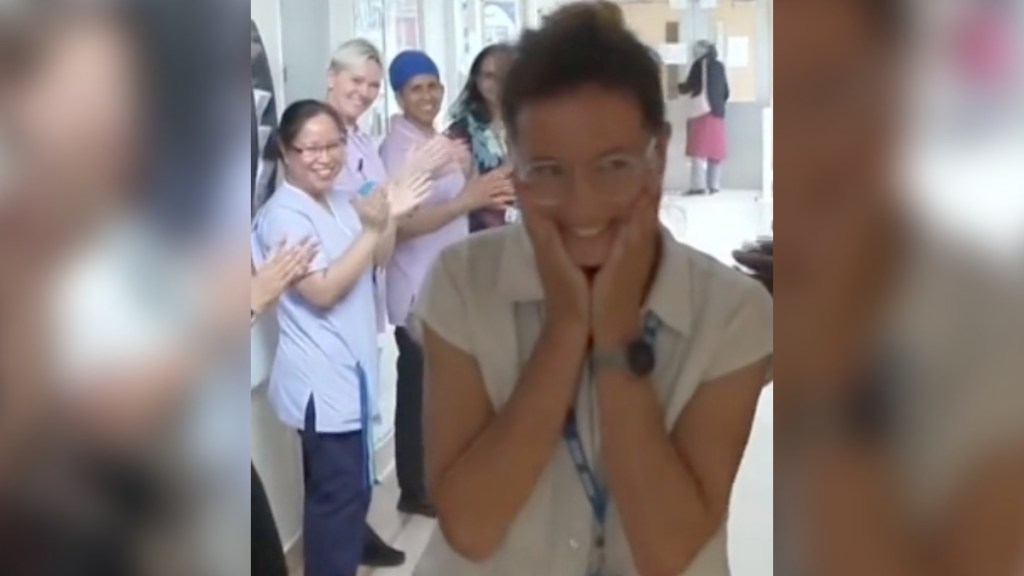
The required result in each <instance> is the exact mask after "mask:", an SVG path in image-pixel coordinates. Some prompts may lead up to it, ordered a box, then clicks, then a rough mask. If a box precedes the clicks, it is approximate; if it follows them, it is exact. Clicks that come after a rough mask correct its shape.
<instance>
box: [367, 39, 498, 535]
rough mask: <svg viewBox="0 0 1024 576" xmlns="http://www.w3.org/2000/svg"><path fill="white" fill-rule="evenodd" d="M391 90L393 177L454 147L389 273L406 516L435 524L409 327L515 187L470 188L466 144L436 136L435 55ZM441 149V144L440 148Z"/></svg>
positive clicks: (400, 71)
mask: <svg viewBox="0 0 1024 576" xmlns="http://www.w3.org/2000/svg"><path fill="white" fill-rule="evenodd" d="M388 72H389V80H390V82H391V87H392V89H394V91H395V96H396V97H397V99H398V103H399V105H400V106H401V109H402V113H401V114H398V115H395V116H394V117H393V118H392V119H391V123H390V129H389V131H388V135H387V137H386V138H385V140H384V143H383V144H382V146H381V156H382V157H383V159H384V165H385V167H386V168H387V170H388V172H389V173H397V172H401V171H405V170H407V169H408V166H409V164H410V162H412V161H414V158H413V156H414V152H415V151H416V150H417V149H419V148H421V147H423V146H433V145H438V146H446V147H448V148H449V150H450V151H451V154H450V158H451V160H450V161H449V162H447V163H446V164H444V165H443V166H441V167H440V168H439V169H437V170H435V171H434V172H433V174H432V175H431V189H430V192H429V195H428V196H427V199H426V200H425V201H424V202H423V204H421V205H420V206H419V208H417V209H416V210H415V211H414V212H413V213H412V214H410V215H409V216H408V217H406V218H405V219H403V220H402V221H400V222H398V223H397V225H396V226H397V244H396V248H395V253H394V256H393V257H392V259H391V261H390V263H389V265H388V269H387V304H388V306H387V307H388V316H389V318H390V319H391V323H392V324H394V325H395V340H396V341H397V344H398V351H399V357H398V403H397V404H398V405H397V413H396V415H395V436H396V438H395V439H396V454H395V456H396V459H397V467H398V482H399V486H400V488H401V490H402V496H401V499H400V501H399V505H398V506H399V510H401V511H402V512H405V513H411V514H423V515H427V516H433V515H434V510H433V507H432V506H430V504H429V503H428V502H427V495H426V487H425V485H424V471H423V438H422V433H421V431H422V418H421V413H422V411H423V358H422V351H421V350H420V348H419V345H418V344H417V343H416V342H415V341H414V340H413V338H412V337H411V335H410V334H409V331H408V330H407V327H406V320H407V318H408V316H409V312H410V310H411V308H412V305H413V302H414V301H415V300H416V295H417V293H418V292H419V290H420V287H421V285H422V284H423V280H424V278H425V277H426V274H427V271H428V270H429V269H430V267H431V265H432V264H433V263H434V260H435V259H436V258H437V256H438V255H439V254H440V253H441V251H442V250H444V249H445V248H447V247H448V246H450V245H452V244H454V243H456V242H458V241H460V240H462V239H464V238H466V236H468V235H469V221H468V218H467V215H468V214H469V213H470V212H472V211H475V210H479V209H482V208H496V207H503V206H504V205H505V203H507V202H509V201H510V200H511V199H512V186H511V183H510V182H509V181H508V178H507V177H505V176H502V173H501V172H492V173H491V174H489V175H487V176H481V177H478V178H474V179H472V180H469V181H467V173H468V172H469V170H470V166H469V164H470V155H469V151H468V150H467V149H466V147H465V145H464V144H459V143H456V142H453V141H450V140H448V139H446V138H445V137H444V136H441V135H439V134H438V132H437V129H436V128H435V122H436V120H437V116H438V114H439V113H440V111H441V104H442V102H443V100H444V93H445V92H444V86H443V85H442V83H441V78H440V71H439V70H438V67H437V64H435V63H434V61H433V60H432V59H431V58H430V56H428V55H427V54H425V53H423V52H420V51H416V50H409V51H405V52H402V53H401V54H399V55H398V56H396V57H395V59H394V60H393V61H392V62H391V66H390V68H389V70H388ZM435 143H437V144H435Z"/></svg>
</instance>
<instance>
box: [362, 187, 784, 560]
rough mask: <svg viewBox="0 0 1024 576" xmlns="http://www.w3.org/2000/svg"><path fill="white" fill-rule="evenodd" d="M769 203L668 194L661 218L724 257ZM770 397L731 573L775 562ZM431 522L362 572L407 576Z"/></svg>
mask: <svg viewBox="0 0 1024 576" xmlns="http://www.w3.org/2000/svg"><path fill="white" fill-rule="evenodd" d="M771 209H772V208H771V205H770V204H766V203H763V202H761V201H760V200H759V195H758V194H755V193H752V192H723V193H722V194H720V195H717V196H714V197H700V198H682V197H678V196H673V195H669V197H668V198H666V201H665V206H664V208H663V221H664V222H665V224H666V226H668V227H669V229H671V230H672V232H673V233H674V234H675V235H676V237H677V238H680V239H681V240H683V241H685V242H688V243H689V244H690V245H692V246H694V247H696V248H698V249H700V250H703V251H705V252H707V253H709V254H711V255H712V256H715V257H716V258H719V259H720V260H722V261H724V262H730V261H731V257H730V253H731V252H732V250H733V249H735V248H737V247H738V246H740V245H741V244H742V243H743V242H744V241H747V240H752V239H753V238H755V237H756V236H758V235H761V234H766V233H768V232H770V230H771V220H772V214H771ZM772 410H773V396H772V391H771V389H768V390H767V391H766V392H765V394H764V396H763V397H762V399H761V403H760V408H759V410H758V415H757V419H756V421H755V423H754V432H753V437H752V441H751V444H750V447H749V449H748V451H747V456H746V459H745V460H744V462H743V465H742V468H741V470H740V478H739V480H738V482H737V486H736V491H735V495H734V499H733V510H732V514H731V518H730V538H731V541H730V556H731V563H732V572H733V575H734V576H770V575H771V574H772V565H773V545H772V543H773V539H772V530H773V521H774V518H773V514H774V506H773V495H772V491H773V475H772V463H773V458H774V452H773V442H772V439H773V423H774V422H773V417H772ZM434 530H435V526H434V523H433V522H431V521H428V520H425V519H414V520H412V521H411V522H409V523H408V524H406V525H405V526H404V528H403V529H402V530H401V532H400V533H399V535H398V538H397V540H396V542H395V545H396V546H397V547H398V548H400V549H402V550H405V551H406V553H407V554H408V555H409V559H410V560H409V562H408V563H407V564H406V566H403V567H401V568H397V569H386V570H385V569H381V570H376V571H373V572H369V571H367V572H366V575H365V576H371V575H372V576H410V575H411V574H412V573H413V569H414V566H415V560H416V559H417V558H419V556H420V555H421V554H422V553H423V550H424V549H425V548H426V546H427V542H428V540H429V539H430V537H431V535H432V533H433V531H434Z"/></svg>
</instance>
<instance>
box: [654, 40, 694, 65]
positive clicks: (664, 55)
mask: <svg viewBox="0 0 1024 576" xmlns="http://www.w3.org/2000/svg"><path fill="white" fill-rule="evenodd" d="M658 56H660V57H661V61H662V63H664V64H665V65H666V66H672V65H673V64H677V65H683V64H687V63H688V62H689V61H690V47H689V45H687V44H661V45H659V46H658Z"/></svg>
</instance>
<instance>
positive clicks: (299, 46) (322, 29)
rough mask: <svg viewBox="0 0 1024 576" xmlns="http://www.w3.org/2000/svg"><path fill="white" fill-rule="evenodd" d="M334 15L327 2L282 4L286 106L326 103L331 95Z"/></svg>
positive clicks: (309, 0)
mask: <svg viewBox="0 0 1024 576" xmlns="http://www.w3.org/2000/svg"><path fill="white" fill-rule="evenodd" d="M340 4H345V2H341V3H340ZM330 15H331V8H330V7H329V6H328V3H327V0H285V1H284V2H283V3H282V4H281V50H282V61H283V63H284V76H285V85H284V94H285V100H284V101H283V105H284V106H287V105H288V104H289V103H291V102H295V101H296V100H304V99H308V98H316V99H322V98H323V97H324V95H325V94H326V93H327V65H328V62H329V61H330V54H331V27H330V20H331V17H330ZM284 106H282V109H283V107H284Z"/></svg>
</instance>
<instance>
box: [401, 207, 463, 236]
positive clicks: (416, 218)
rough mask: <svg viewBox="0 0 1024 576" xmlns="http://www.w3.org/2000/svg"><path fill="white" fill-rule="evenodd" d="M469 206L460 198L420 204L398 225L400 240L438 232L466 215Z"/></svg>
mask: <svg viewBox="0 0 1024 576" xmlns="http://www.w3.org/2000/svg"><path fill="white" fill-rule="evenodd" d="M468 212H469V208H468V207H467V206H466V205H465V203H464V202H461V201H460V200H458V199H455V200H451V201H448V202H444V203H440V204H431V205H428V206H420V207H419V208H417V209H416V210H415V211H414V212H413V213H412V214H410V215H409V216H407V217H406V218H405V219H404V220H402V222H401V223H400V224H399V226H398V240H399V241H401V240H409V239H411V238H416V237H418V236H423V235H425V234H430V233H432V232H437V231H438V230H440V229H441V228H443V227H445V226H447V225H448V224H449V223H450V222H452V221H453V220H455V219H456V218H459V217H460V216H465V215H466V214H467V213H468Z"/></svg>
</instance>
